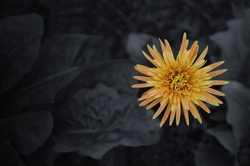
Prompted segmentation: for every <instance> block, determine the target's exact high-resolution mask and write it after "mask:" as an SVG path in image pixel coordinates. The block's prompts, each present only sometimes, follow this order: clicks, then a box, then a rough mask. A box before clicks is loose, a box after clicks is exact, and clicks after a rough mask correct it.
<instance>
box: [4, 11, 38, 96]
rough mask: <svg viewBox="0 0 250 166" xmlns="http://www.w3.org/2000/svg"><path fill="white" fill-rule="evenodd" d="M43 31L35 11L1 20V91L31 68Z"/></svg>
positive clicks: (10, 85)
mask: <svg viewBox="0 0 250 166" xmlns="http://www.w3.org/2000/svg"><path fill="white" fill-rule="evenodd" d="M42 34H43V20H42V17H40V16H39V15H37V14H26V15H19V16H12V17H8V18H5V19H3V20H0V76H1V81H0V94H2V93H3V92H5V91H7V90H8V89H9V88H11V87H12V86H13V84H15V83H16V82H18V81H19V80H20V78H21V77H22V76H24V75H25V74H27V73H28V72H29V71H30V70H31V68H32V66H33V63H34V61H35V59H36V57H37V56H38V50H39V47H40V41H41V38H42Z"/></svg>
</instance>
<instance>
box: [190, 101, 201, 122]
mask: <svg viewBox="0 0 250 166" xmlns="http://www.w3.org/2000/svg"><path fill="white" fill-rule="evenodd" d="M190 112H191V113H192V115H193V116H194V117H195V119H197V120H198V121H199V122H200V123H201V124H202V120H201V117H200V114H199V112H198V110H197V109H196V107H195V105H194V104H193V103H191V102H190Z"/></svg>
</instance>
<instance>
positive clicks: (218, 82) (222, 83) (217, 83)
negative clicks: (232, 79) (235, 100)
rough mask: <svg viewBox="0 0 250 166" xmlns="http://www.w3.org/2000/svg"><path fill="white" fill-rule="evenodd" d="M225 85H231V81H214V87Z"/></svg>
mask: <svg viewBox="0 0 250 166" xmlns="http://www.w3.org/2000/svg"><path fill="white" fill-rule="evenodd" d="M224 84H229V81H224V80H213V85H224Z"/></svg>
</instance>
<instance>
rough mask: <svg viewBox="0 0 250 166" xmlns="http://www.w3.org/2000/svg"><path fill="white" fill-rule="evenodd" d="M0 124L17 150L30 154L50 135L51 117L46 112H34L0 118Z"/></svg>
mask: <svg viewBox="0 0 250 166" xmlns="http://www.w3.org/2000/svg"><path fill="white" fill-rule="evenodd" d="M0 124H1V125H2V126H3V128H4V131H5V134H6V135H7V137H8V138H9V139H10V140H11V142H12V144H13V145H14V146H15V148H16V149H17V151H18V152H19V153H21V154H24V155H30V154H31V153H32V152H34V151H35V150H36V149H37V148H38V147H41V146H42V145H43V144H44V142H45V141H46V139H47V138H48V137H49V136H50V134H51V131H52V128H53V117H52V115H51V114H50V113H48V112H34V113H29V114H23V115H19V116H15V117H12V118H7V119H4V120H0Z"/></svg>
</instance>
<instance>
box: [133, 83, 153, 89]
mask: <svg viewBox="0 0 250 166" xmlns="http://www.w3.org/2000/svg"><path fill="white" fill-rule="evenodd" d="M153 86H154V85H152V84H147V83H143V84H135V85H132V86H131V87H132V88H148V87H153Z"/></svg>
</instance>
